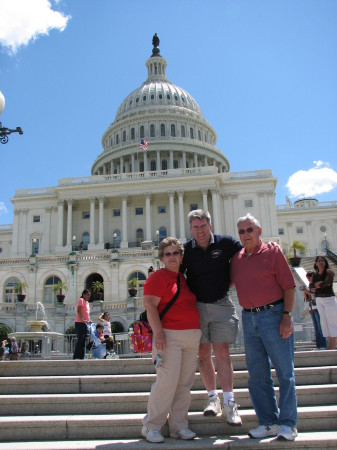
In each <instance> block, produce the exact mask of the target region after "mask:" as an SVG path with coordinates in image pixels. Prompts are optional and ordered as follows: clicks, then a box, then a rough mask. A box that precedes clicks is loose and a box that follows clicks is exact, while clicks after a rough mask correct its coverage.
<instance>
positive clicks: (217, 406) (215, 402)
mask: <svg viewBox="0 0 337 450" xmlns="http://www.w3.org/2000/svg"><path fill="white" fill-rule="evenodd" d="M220 413H221V403H220V399H219V397H218V396H217V395H213V397H208V405H207V406H206V408H205V409H204V416H216V415H217V414H220Z"/></svg>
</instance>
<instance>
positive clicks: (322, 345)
mask: <svg viewBox="0 0 337 450" xmlns="http://www.w3.org/2000/svg"><path fill="white" fill-rule="evenodd" d="M313 274H314V273H313V272H311V271H309V272H308V273H307V274H306V278H307V280H308V282H309V283H310V280H311V278H312V277H313ZM300 289H301V291H302V292H303V295H304V301H305V302H307V303H308V306H309V313H310V316H311V319H312V323H313V325H314V330H315V340H316V348H317V349H318V350H326V347H327V340H326V338H325V337H324V336H323V332H322V328H321V321H320V316H319V312H318V309H317V305H316V298H315V290H314V289H312V292H311V291H310V290H309V289H308V288H307V287H306V286H301V288H300Z"/></svg>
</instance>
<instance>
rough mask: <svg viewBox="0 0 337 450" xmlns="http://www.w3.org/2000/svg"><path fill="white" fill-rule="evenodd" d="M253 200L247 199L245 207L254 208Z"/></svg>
mask: <svg viewBox="0 0 337 450" xmlns="http://www.w3.org/2000/svg"><path fill="white" fill-rule="evenodd" d="M252 207H253V200H245V208H252Z"/></svg>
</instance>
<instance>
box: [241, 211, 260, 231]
mask: <svg viewBox="0 0 337 450" xmlns="http://www.w3.org/2000/svg"><path fill="white" fill-rule="evenodd" d="M247 220H248V221H249V222H251V223H253V224H254V225H256V226H257V227H258V228H261V225H260V222H259V221H258V220H257V219H256V218H255V217H254V216H252V215H251V214H249V213H248V214H246V215H245V216H243V217H239V218H238V220H237V222H236V225H237V227H239V225H240V223H242V222H246V221H247Z"/></svg>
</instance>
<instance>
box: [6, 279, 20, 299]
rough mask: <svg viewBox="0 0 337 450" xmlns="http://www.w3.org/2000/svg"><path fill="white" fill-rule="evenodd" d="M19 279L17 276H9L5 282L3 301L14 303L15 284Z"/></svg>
mask: <svg viewBox="0 0 337 450" xmlns="http://www.w3.org/2000/svg"><path fill="white" fill-rule="evenodd" d="M18 282H19V280H18V279H17V278H14V277H13V278H9V280H7V283H6V284H5V292H4V294H5V295H4V297H5V298H4V302H5V303H16V302H17V296H16V293H15V286H16V285H17V284H18Z"/></svg>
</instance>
